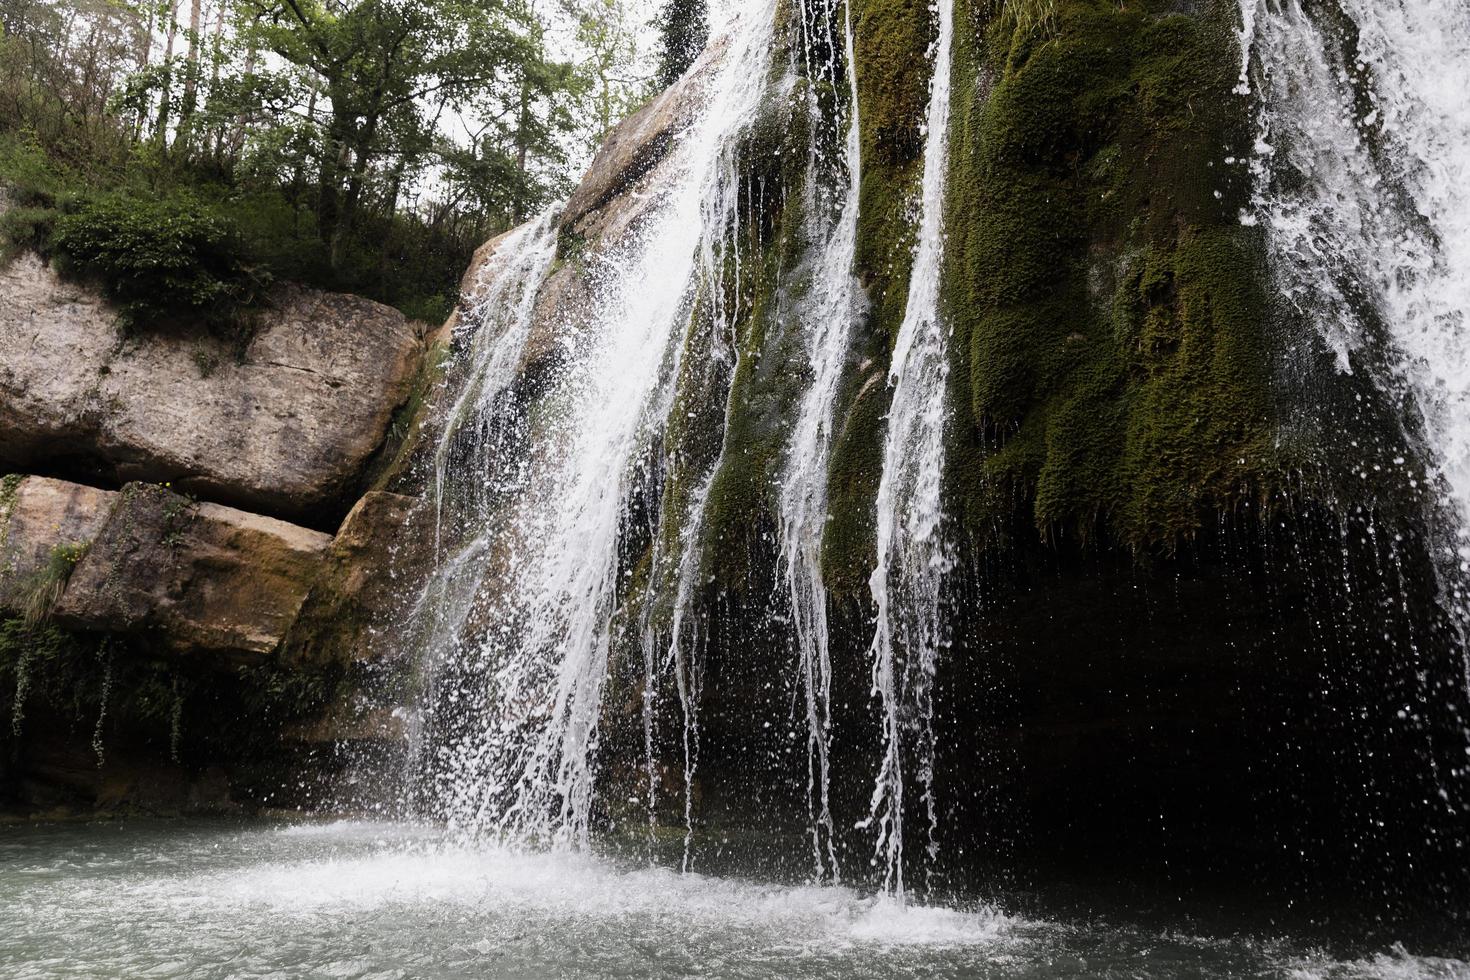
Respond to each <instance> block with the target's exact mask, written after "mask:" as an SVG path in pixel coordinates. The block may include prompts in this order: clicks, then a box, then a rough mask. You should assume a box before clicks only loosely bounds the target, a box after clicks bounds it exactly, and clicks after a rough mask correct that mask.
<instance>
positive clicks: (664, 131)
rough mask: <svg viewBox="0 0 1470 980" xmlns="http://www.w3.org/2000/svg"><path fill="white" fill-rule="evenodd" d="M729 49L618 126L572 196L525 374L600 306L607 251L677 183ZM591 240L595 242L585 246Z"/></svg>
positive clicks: (490, 251)
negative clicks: (687, 141) (685, 146)
mask: <svg viewBox="0 0 1470 980" xmlns="http://www.w3.org/2000/svg"><path fill="white" fill-rule="evenodd" d="M722 51H723V48H722V45H721V43H720V42H718V41H717V42H716V43H714V44H712V45H710V46H709V48H708V49H707V50H706V51H705V52H704V54H703V55H702V56H701V58H700V60H699V61H698V62H697V63H696V64H695V66H694V68H692V69H691V70H690V71H689V72H688V73H687V74H686V75H685V76H684V77H683V78H682V79H680V80H679V82H678V83H676V84H675V85H674V86H673V87H671V88H669V89H667V90H665V91H664V92H663V93H662V94H660V95H659V96H658V97H657V98H655V99H654V100H653V101H651V102H650V103H648V104H647V105H646V106H644V107H643V108H642V109H640V110H638V111H637V112H635V113H633V115H631V116H629V117H628V118H627V119H625V120H623V121H622V122H621V123H619V124H618V125H617V126H615V127H614V128H613V130H612V132H610V133H609V134H608V137H607V140H606V141H605V142H604V143H603V146H602V148H601V149H600V150H599V151H598V153H597V156H596V157H595V158H594V159H593V161H592V165H591V167H590V168H588V171H587V174H586V176H584V177H583V178H582V182H581V183H580V184H579V185H578V186H577V189H576V190H575V191H574V192H573V193H572V196H571V197H570V198H569V199H568V200H567V203H566V205H565V207H564V208H563V209H562V214H561V218H560V224H559V232H560V235H561V238H562V251H563V254H562V255H561V257H560V258H561V261H560V262H558V264H557V266H556V267H555V268H554V269H553V271H552V272H551V274H550V275H549V276H548V277H547V279H546V281H545V283H543V284H542V287H541V291H540V294H539V295H538V297H537V300H536V307H535V312H534V313H533V314H532V324H531V331H530V335H529V336H528V338H527V341H526V348H525V353H524V354H523V356H522V361H521V372H520V373H521V375H522V378H523V380H527V381H529V383H531V384H534V383H535V379H536V378H537V377H538V376H540V375H541V374H542V373H543V372H544V370H545V369H546V368H547V367H548V366H549V365H550V364H551V363H553V360H554V358H555V356H556V355H557V352H558V351H559V349H560V345H559V340H560V338H561V337H562V336H564V335H565V333H566V332H567V331H569V330H572V329H575V328H576V327H577V326H578V325H579V324H580V323H582V322H585V321H586V320H587V319H588V318H589V317H590V316H592V315H593V314H594V313H595V312H596V296H595V293H594V290H593V285H594V283H595V282H596V281H597V278H598V277H597V268H598V266H599V264H600V263H601V262H602V260H603V256H607V255H613V254H616V252H617V250H618V249H619V247H620V246H621V245H622V244H624V243H625V242H626V241H627V240H628V238H629V236H630V235H632V234H634V233H636V231H637V230H638V228H639V226H640V224H641V222H642V221H643V219H644V218H646V217H647V216H648V215H649V214H650V213H651V212H652V211H653V210H654V209H655V207H656V205H658V204H659V203H660V201H661V195H662V193H663V190H664V189H665V188H667V187H669V186H672V185H673V184H674V183H675V179H674V169H675V168H676V167H677V166H678V159H677V155H675V154H673V153H672V152H671V151H672V150H673V148H674V147H675V146H676V145H677V142H678V140H679V138H680V136H681V134H682V133H683V132H685V131H686V130H687V129H688V127H689V125H690V124H691V123H692V122H693V121H694V118H695V115H696V110H697V108H698V106H699V103H700V98H701V96H702V95H703V93H704V89H705V87H706V85H707V84H708V82H709V80H710V78H711V76H712V75H713V73H714V70H715V68H716V67H717V66H718V64H719V60H720V55H721V53H722ZM506 237H507V236H505V235H502V236H500V237H498V238H494V239H492V240H490V241H489V242H486V243H485V244H484V245H482V246H481V247H480V249H479V250H478V251H477V252H476V253H475V257H474V260H473V261H472V262H471V263H470V267H469V270H468V271H467V272H466V274H465V277H464V280H463V282H462V284H461V303H460V309H461V310H462V311H463V310H468V309H471V308H473V307H474V305H475V302H476V300H477V299H478V297H479V296H480V295H481V291H482V288H483V287H482V285H481V283H482V279H483V274H484V271H485V269H486V267H487V266H488V265H489V263H490V261H491V259H492V258H493V257H494V256H495V255H496V253H497V252H498V251H499V250H500V248H501V247H502V245H503V244H504V241H505V239H506ZM583 244H588V245H589V246H590V247H588V248H586V249H585V250H584V249H583V248H582V245H583ZM475 326H476V321H475V320H474V318H472V317H464V316H456V317H455V318H454V320H453V321H452V323H451V325H449V326H448V329H451V330H455V331H457V332H459V333H460V334H461V338H460V343H458V344H456V345H455V347H456V349H461V350H462V349H463V348H464V346H465V343H466V341H465V340H464V336H463V334H464V331H467V330H473V329H474V327H475Z"/></svg>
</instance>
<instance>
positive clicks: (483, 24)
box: [244, 0, 569, 266]
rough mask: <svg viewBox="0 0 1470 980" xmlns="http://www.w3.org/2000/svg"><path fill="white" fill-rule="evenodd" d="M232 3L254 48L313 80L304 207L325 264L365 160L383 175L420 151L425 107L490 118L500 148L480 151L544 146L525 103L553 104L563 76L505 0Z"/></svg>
mask: <svg viewBox="0 0 1470 980" xmlns="http://www.w3.org/2000/svg"><path fill="white" fill-rule="evenodd" d="M244 2H245V4H246V6H247V7H248V8H250V9H251V10H252V11H253V13H254V22H255V23H254V27H253V31H254V33H255V35H256V36H257V37H258V38H259V41H260V43H261V45H262V47H264V48H266V49H268V50H270V51H273V52H274V53H275V54H277V55H279V56H280V57H281V58H283V59H285V60H286V61H287V62H289V63H291V64H293V65H296V66H298V67H299V68H300V69H302V70H303V71H305V72H306V73H307V74H308V75H310V76H311V77H312V78H314V79H316V80H318V81H319V84H320V90H321V100H320V101H319V102H318V103H317V109H316V111H318V112H321V113H322V114H323V116H324V119H323V123H322V127H321V129H322V145H321V147H320V153H319V158H318V201H317V208H316V210H317V220H318V227H319V229H320V233H321V235H322V237H323V240H324V241H326V242H328V243H329V244H330V246H331V251H332V263H333V265H334V266H335V265H337V264H338V262H339V261H340V258H341V250H342V246H343V244H344V241H345V238H346V236H347V235H348V234H349V233H350V232H351V231H352V229H353V225H354V222H355V221H356V218H357V213H358V210H359V208H360V207H361V206H362V203H363V200H364V195H365V193H366V190H367V184H368V181H369V179H370V178H371V176H372V172H373V171H372V168H373V167H374V166H375V165H376V164H379V163H381V162H383V161H385V160H388V161H390V165H389V167H390V172H391V171H392V170H393V169H394V168H395V166H396V164H393V163H392V162H391V161H393V160H396V159H398V158H400V157H401V156H402V155H403V154H406V153H421V152H423V147H424V146H425V145H426V141H425V140H424V139H423V138H422V137H423V134H424V132H425V129H426V120H427V118H428V117H429V116H430V115H432V114H433V113H434V112H435V108H434V107H435V106H438V107H440V108H441V109H442V108H444V107H448V108H450V109H452V110H454V111H456V112H464V113H468V114H471V115H476V116H480V117H482V118H486V119H488V120H490V121H491V122H492V123H494V124H496V125H497V131H498V132H501V133H505V134H508V135H509V138H510V145H509V146H506V145H505V144H504V143H499V144H497V145H494V146H493V147H492V146H488V145H482V147H481V149H482V150H489V149H493V150H495V151H497V152H510V153H511V154H513V155H514V156H515V157H516V158H518V160H519V161H520V162H521V164H522V165H521V166H520V167H519V169H521V170H525V166H524V162H525V160H526V159H527V157H528V156H530V155H533V154H537V153H554V152H555V146H554V141H553V140H551V139H550V138H549V133H548V126H547V125H545V124H544V120H543V119H542V118H541V117H539V116H538V114H537V113H536V112H535V111H534V110H535V109H536V108H537V107H538V106H542V107H543V108H544V106H545V104H547V103H554V102H555V101H556V100H557V97H558V94H559V89H561V88H563V87H564V86H565V85H566V84H567V81H568V77H569V76H568V73H567V72H566V71H564V70H559V69H558V67H557V66H556V65H554V64H553V63H552V62H550V61H549V59H548V58H547V57H546V54H545V51H544V49H543V47H542V45H541V43H540V37H539V31H538V29H537V28H538V24H537V21H536V19H535V17H534V16H533V15H532V14H531V12H530V10H529V9H528V8H527V7H525V6H523V5H522V4H521V3H519V2H517V0H419V2H412V0H358V2H352V3H348V2H345V0H327V2H322V0H244ZM323 103H324V105H323ZM410 137H411V138H410ZM427 145H433V144H432V143H429V144H427ZM400 173H401V170H400Z"/></svg>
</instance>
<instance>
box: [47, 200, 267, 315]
mask: <svg viewBox="0 0 1470 980" xmlns="http://www.w3.org/2000/svg"><path fill="white" fill-rule="evenodd" d="M50 249H51V251H52V252H53V253H54V254H55V255H57V256H58V257H61V258H63V259H64V260H66V262H67V263H69V264H71V265H72V266H73V267H74V268H75V270H76V271H79V272H83V273H85V274H87V275H90V276H93V277H95V278H97V279H98V280H99V281H100V282H101V283H102V286H103V289H104V291H105V292H106V293H107V295H108V297H109V298H110V299H112V300H113V301H114V302H116V303H117V304H118V307H119V309H120V311H121V313H122V317H123V326H124V328H136V327H138V326H142V325H154V324H158V323H172V322H177V321H180V320H185V319H187V320H191V321H202V322H203V323H204V324H205V325H207V326H209V327H212V328H233V327H236V326H238V325H239V322H240V317H241V314H242V312H243V310H244V309H245V308H246V307H248V306H249V305H251V304H252V303H254V302H256V301H257V300H258V299H259V298H260V296H261V294H262V292H263V290H264V289H265V288H266V287H267V286H268V285H269V281H270V276H269V274H268V273H266V272H264V271H263V270H260V269H258V268H256V267H254V266H253V265H252V264H251V263H250V262H248V261H247V259H246V256H245V254H244V250H243V248H242V246H241V245H240V243H239V237H238V235H236V233H235V229H234V227H233V226H232V224H231V223H230V222H228V221H227V220H225V219H223V218H221V217H219V216H218V215H217V214H215V213H214V212H213V210H211V209H210V208H209V207H207V206H205V205H204V204H202V203H201V202H199V201H198V200H197V199H196V198H194V197H193V196H192V195H190V194H188V193H186V192H185V193H179V194H174V195H171V196H169V197H165V198H162V199H159V200H143V199H140V198H136V197H132V196H129V195H126V194H114V195H111V196H108V197H102V198H98V199H94V200H90V201H86V202H84V203H83V204H82V205H81V206H80V207H79V208H78V209H77V210H76V211H75V212H74V213H71V214H64V215H62V216H61V217H60V218H58V219H57V220H56V224H55V227H54V228H53V230H52V232H51V239H50Z"/></svg>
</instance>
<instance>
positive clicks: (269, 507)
mask: <svg viewBox="0 0 1470 980" xmlns="http://www.w3.org/2000/svg"><path fill="white" fill-rule="evenodd" d="M115 319H116V318H115V313H114V311H113V310H112V309H111V308H110V307H109V306H108V305H107V304H106V303H105V302H104V301H103V300H102V299H101V298H100V297H99V296H98V295H96V293H95V292H93V291H92V290H90V289H87V288H83V287H79V286H76V285H74V284H71V283H68V282H65V281H63V280H62V279H60V278H59V277H58V276H57V275H56V274H55V273H54V272H53V271H52V270H51V269H50V268H48V267H47V266H46V265H44V264H43V263H42V262H41V260H40V259H38V258H36V257H35V256H33V255H29V254H27V255H22V256H19V257H18V258H16V259H15V260H14V261H13V262H11V263H10V264H9V265H8V266H7V267H5V268H4V269H0V463H3V464H8V465H10V466H13V467H15V468H19V469H31V468H38V467H44V468H45V469H47V470H50V471H53V472H54V471H65V472H75V473H79V474H83V473H84V474H87V475H88V476H89V477H92V478H95V479H96V480H99V481H101V482H112V483H123V482H126V481H129V480H144V479H146V480H149V481H153V482H165V481H169V482H172V483H173V485H174V486H175V487H177V488H178V489H180V490H182V491H185V492H188V493H192V494H196V495H199V496H201V497H205V498H208V499H211V500H216V501H220V502H224V503H229V504H233V505H238V506H242V507H248V508H251V509H256V510H261V511H265V512H268V513H272V514H276V515H280V516H285V517H291V518H298V519H299V518H317V519H319V518H320V516H321V515H322V514H324V513H326V512H330V511H331V510H333V509H334V508H336V507H338V506H340V505H341V503H342V500H343V498H344V496H345V495H347V494H348V493H349V492H350V491H351V490H352V489H353V488H354V485H355V483H356V481H357V479H358V478H359V476H360V474H361V473H362V471H363V469H364V466H365V464H366V463H367V462H368V460H369V459H370V458H371V457H372V455H373V454H374V453H375V452H376V451H377V450H378V448H379V447H380V446H381V445H382V444H383V441H384V438H385V435H386V434H387V431H388V427H389V424H390V422H391V420H392V415H393V412H394V410H395V409H396V408H397V407H398V406H399V405H401V404H402V403H403V402H404V401H405V400H406V399H407V397H408V395H409V392H410V388H411V386H412V382H413V376H414V373H415V371H416V370H417V365H418V360H419V357H420V355H421V352H422V349H423V339H422V337H421V335H420V332H419V328H418V326H417V325H415V324H413V323H411V322H410V321H408V320H407V319H405V318H404V317H403V316H402V315H401V314H400V313H398V312H397V311H396V310H393V309H390V308H389V307H386V306H382V305H380V304H378V303H374V302H371V301H369V300H365V299H361V298H359V297H354V296H344V295H336V294H329V293H321V292H317V291H314V290H307V289H302V288H296V287H288V288H284V289H282V290H280V291H279V292H278V293H277V294H276V296H275V298H274V300H273V305H272V306H271V307H270V308H268V309H265V310H263V311H261V312H260V313H259V315H258V321H257V325H256V329H255V332H254V334H253V337H252V339H251V340H250V342H249V344H248V345H247V346H246V348H245V350H244V351H243V353H240V352H237V351H235V350H233V349H231V348H230V346H229V344H228V343H226V342H225V341H224V340H221V339H216V338H212V337H184V336H179V335H178V334H177V333H171V332H165V331H150V330H148V329H143V330H141V331H139V332H138V334H137V335H136V336H134V337H131V338H128V339H123V338H122V337H120V336H119V334H118V330H117V326H116V323H115Z"/></svg>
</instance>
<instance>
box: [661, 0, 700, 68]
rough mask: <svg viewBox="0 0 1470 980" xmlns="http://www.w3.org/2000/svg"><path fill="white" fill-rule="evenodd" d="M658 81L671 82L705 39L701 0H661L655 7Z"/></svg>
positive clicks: (687, 63) (686, 66) (690, 63)
mask: <svg viewBox="0 0 1470 980" xmlns="http://www.w3.org/2000/svg"><path fill="white" fill-rule="evenodd" d="M656 23H657V25H658V31H659V42H660V49H659V70H658V74H659V81H660V82H662V83H663V84H664V85H666V86H667V85H672V84H674V83H675V82H677V81H678V80H679V76H680V75H683V74H684V72H686V71H688V70H689V66H690V65H692V64H694V60H695V59H696V58H698V57H699V53H700V52H701V51H703V50H704V43H705V41H707V40H708V39H709V21H708V17H707V13H706V4H705V0H664V5H663V8H662V9H661V10H660V11H659V15H658V20H657V22H656Z"/></svg>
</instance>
